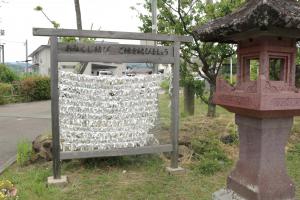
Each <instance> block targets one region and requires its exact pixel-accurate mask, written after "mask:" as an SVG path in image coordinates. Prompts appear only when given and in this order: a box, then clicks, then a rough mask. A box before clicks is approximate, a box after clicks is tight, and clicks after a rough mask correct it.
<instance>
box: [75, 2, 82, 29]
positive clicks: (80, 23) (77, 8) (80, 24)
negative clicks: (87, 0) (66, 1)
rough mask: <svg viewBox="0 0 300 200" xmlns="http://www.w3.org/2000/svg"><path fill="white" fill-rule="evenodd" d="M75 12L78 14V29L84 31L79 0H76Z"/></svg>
mask: <svg viewBox="0 0 300 200" xmlns="http://www.w3.org/2000/svg"><path fill="white" fill-rule="evenodd" d="M74 5H75V12H76V23H77V29H78V30H82V22H81V12H80V4H79V0H74Z"/></svg>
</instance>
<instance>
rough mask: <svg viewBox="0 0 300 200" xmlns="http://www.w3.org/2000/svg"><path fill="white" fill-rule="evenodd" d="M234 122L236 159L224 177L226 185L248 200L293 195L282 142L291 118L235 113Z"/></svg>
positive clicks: (284, 198) (277, 199) (282, 199)
mask: <svg viewBox="0 0 300 200" xmlns="http://www.w3.org/2000/svg"><path fill="white" fill-rule="evenodd" d="M236 124H237V125H238V131H239V138H240V153H239V161H238V162H237V165H236V168H235V169H234V170H233V171H232V172H231V174H230V175H229V177H228V180H227V188H229V189H232V190H233V191H239V194H241V195H242V196H243V197H245V198H246V199H251V200H260V199H270V200H271V199H272V200H291V199H293V197H294V196H295V187H294V184H293V183H292V181H291V180H290V178H289V177H288V175H287V172H286V167H285V146H286V143H287V140H288V138H289V134H290V131H291V128H292V124H293V118H292V117H285V118H271V119H269V118H265V119H264V118H263V119H260V118H252V117H245V116H241V115H236ZM262 191H263V192H262Z"/></svg>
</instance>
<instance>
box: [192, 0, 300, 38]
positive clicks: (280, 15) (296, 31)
mask: <svg viewBox="0 0 300 200" xmlns="http://www.w3.org/2000/svg"><path fill="white" fill-rule="evenodd" d="M242 33H244V34H243V35H244V36H245V35H247V36H249V37H252V36H253V34H254V35H256V34H266V35H267V34H268V35H272V34H273V35H277V36H288V37H291V38H296V39H298V40H299V39H300V3H298V2H296V1H295V0H248V1H247V2H246V3H245V4H244V6H242V7H241V8H239V9H238V10H236V11H234V12H233V13H231V14H229V15H226V16H224V17H222V18H218V19H216V20H213V21H210V22H208V23H207V24H204V25H203V26H200V27H198V28H196V29H195V30H194V34H195V35H196V36H197V38H198V39H200V40H201V41H204V42H236V41H238V40H239V38H241V35H242Z"/></svg>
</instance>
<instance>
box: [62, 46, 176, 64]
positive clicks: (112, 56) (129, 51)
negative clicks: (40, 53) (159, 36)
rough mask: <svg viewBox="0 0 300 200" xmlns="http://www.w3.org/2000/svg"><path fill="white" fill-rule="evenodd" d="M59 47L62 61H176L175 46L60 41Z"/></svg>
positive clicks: (162, 62)
mask: <svg viewBox="0 0 300 200" xmlns="http://www.w3.org/2000/svg"><path fill="white" fill-rule="evenodd" d="M58 49H59V54H58V60H59V61H61V62H114V63H126V62H127V63H128V62H149V63H158V64H168V63H173V62H174V58H173V56H174V48H173V46H167V47H161V46H160V47H156V46H146V45H126V44H105V43H104V44H103V43H102V44H84V43H71V44H67V43H59V44H58Z"/></svg>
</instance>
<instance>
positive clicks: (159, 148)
mask: <svg viewBox="0 0 300 200" xmlns="http://www.w3.org/2000/svg"><path fill="white" fill-rule="evenodd" d="M172 149H173V148H172V145H171V144H165V145H155V146H145V147H137V148H122V149H111V150H105V151H88V152H77V151H75V152H61V153H60V157H61V159H62V160H70V159H75V158H76V159H79V158H96V157H112V156H125V155H140V154H153V153H163V152H171V151H172Z"/></svg>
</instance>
